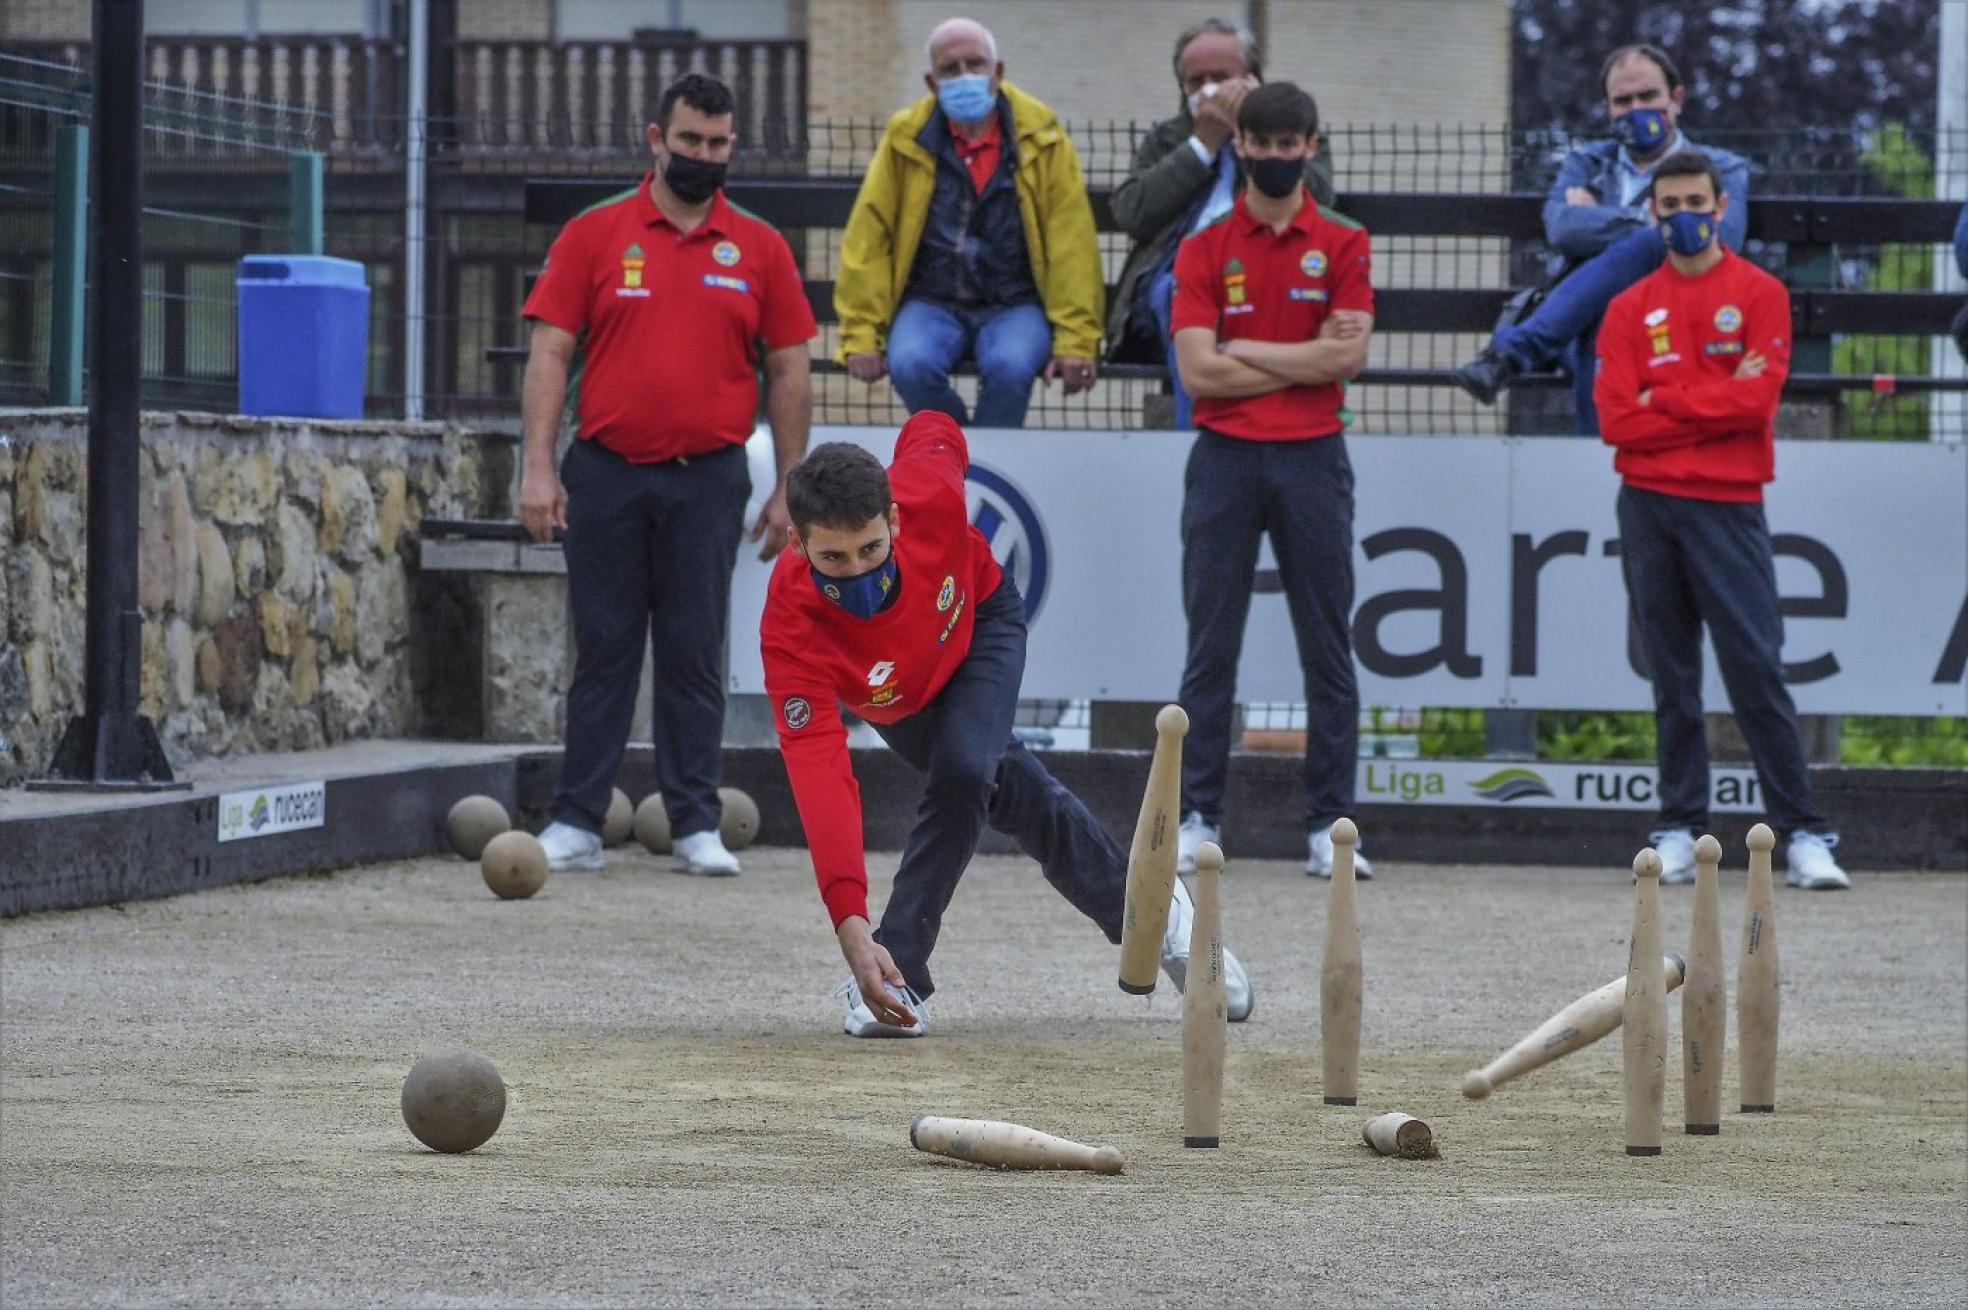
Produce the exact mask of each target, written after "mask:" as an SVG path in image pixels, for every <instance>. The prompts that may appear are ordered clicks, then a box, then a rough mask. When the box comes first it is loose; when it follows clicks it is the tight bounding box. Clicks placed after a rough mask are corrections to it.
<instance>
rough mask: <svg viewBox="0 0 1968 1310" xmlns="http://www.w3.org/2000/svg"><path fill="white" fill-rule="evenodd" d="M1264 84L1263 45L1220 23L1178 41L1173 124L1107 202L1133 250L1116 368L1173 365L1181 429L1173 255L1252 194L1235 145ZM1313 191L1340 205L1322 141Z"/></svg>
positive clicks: (1121, 290) (1310, 177) (1147, 141)
mask: <svg viewBox="0 0 1968 1310" xmlns="http://www.w3.org/2000/svg"><path fill="white" fill-rule="evenodd" d="M1263 80H1264V75H1263V70H1262V68H1261V67H1260V63H1259V59H1258V50H1257V42H1256V39H1255V38H1253V37H1252V36H1251V34H1250V33H1249V32H1245V31H1243V30H1241V29H1239V28H1237V27H1234V26H1232V25H1231V24H1229V23H1226V22H1224V21H1223V20H1222V19H1221V18H1206V19H1204V20H1203V21H1202V22H1200V23H1198V24H1196V25H1195V26H1194V27H1190V28H1186V29H1184V31H1183V33H1182V35H1180V36H1178V37H1176V38H1175V85H1176V91H1177V105H1178V107H1177V109H1176V114H1175V117H1173V118H1165V119H1163V120H1162V121H1161V122H1159V123H1157V124H1155V126H1154V127H1153V128H1152V129H1151V130H1150V131H1149V133H1148V135H1147V136H1145V137H1143V138H1142V139H1141V142H1140V144H1138V145H1137V146H1135V149H1134V163H1133V164H1132V165H1131V166H1130V167H1129V169H1128V176H1127V180H1126V181H1125V182H1123V183H1121V185H1120V186H1118V187H1116V188H1115V190H1114V195H1113V198H1112V199H1111V200H1110V201H1109V203H1110V204H1111V205H1112V207H1113V210H1114V218H1115V220H1116V221H1117V222H1119V223H1120V225H1121V228H1122V230H1124V231H1125V232H1126V233H1127V234H1128V239H1129V240H1130V241H1131V242H1132V243H1133V245H1132V247H1131V248H1130V249H1129V251H1128V257H1127V263H1126V264H1125V265H1123V266H1122V268H1121V281H1120V285H1119V286H1118V287H1116V288H1115V292H1114V303H1113V304H1112V305H1110V306H1108V309H1107V353H1108V358H1109V359H1115V360H1120V359H1134V360H1155V361H1160V362H1164V363H1166V364H1167V365H1168V371H1169V380H1170V383H1171V384H1172V385H1173V387H1174V389H1175V426H1176V427H1178V428H1186V427H1188V426H1189V423H1190V407H1189V394H1188V392H1186V391H1184V390H1183V388H1182V380H1181V377H1180V372H1179V370H1178V369H1177V368H1176V366H1175V344H1174V342H1173V340H1172V339H1171V337H1170V335H1169V305H1170V303H1171V302H1172V301H1173V299H1174V290H1175V251H1176V247H1177V246H1178V245H1180V244H1181V241H1182V238H1183V237H1186V236H1189V235H1190V234H1191V233H1194V232H1199V231H1201V230H1202V229H1203V228H1205V227H1208V226H1209V225H1210V224H1211V223H1214V222H1215V221H1216V220H1217V219H1219V218H1221V217H1223V215H1225V214H1227V213H1228V212H1230V206H1231V203H1232V202H1233V201H1235V200H1236V198H1237V192H1238V190H1239V189H1240V188H1241V187H1242V186H1243V185H1244V169H1243V162H1242V160H1241V159H1240V158H1239V156H1238V154H1237V151H1236V148H1235V146H1234V145H1233V144H1232V142H1231V138H1232V137H1234V136H1235V135H1236V134H1237V108H1238V106H1240V105H1242V104H1243V102H1244V96H1245V94H1246V93H1248V92H1249V91H1250V90H1251V88H1253V87H1255V86H1257V85H1258V84H1259V83H1260V82H1262V81H1263ZM1305 185H1306V186H1307V187H1308V188H1310V189H1311V192H1312V198H1313V199H1314V200H1316V201H1318V202H1319V203H1320V204H1322V205H1327V206H1330V205H1331V204H1332V203H1333V171H1332V147H1331V145H1330V144H1329V143H1327V142H1324V141H1321V142H1320V145H1319V149H1318V150H1317V151H1316V152H1315V153H1314V154H1313V155H1312V156H1311V158H1310V159H1309V160H1308V161H1307V164H1306V168H1305Z"/></svg>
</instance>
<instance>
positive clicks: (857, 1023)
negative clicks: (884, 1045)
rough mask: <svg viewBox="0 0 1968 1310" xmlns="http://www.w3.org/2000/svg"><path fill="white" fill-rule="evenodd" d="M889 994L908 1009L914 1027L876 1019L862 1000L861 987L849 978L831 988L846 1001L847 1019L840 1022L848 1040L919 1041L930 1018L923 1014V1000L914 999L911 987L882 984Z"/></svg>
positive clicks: (918, 997)
mask: <svg viewBox="0 0 1968 1310" xmlns="http://www.w3.org/2000/svg"><path fill="white" fill-rule="evenodd" d="M882 986H883V987H885V988H887V989H888V994H889V995H890V996H893V997H894V998H895V999H896V1000H898V1001H900V1002H902V1004H904V1005H906V1006H908V1007H909V1012H910V1013H911V1014H913V1015H915V1016H916V1022H915V1026H914V1027H911V1028H898V1027H896V1026H895V1025H894V1024H892V1023H883V1022H882V1021H881V1020H879V1019H877V1018H875V1012H874V1011H873V1010H871V1009H869V1008H868V1003H867V1001H865V1000H863V999H862V998H861V984H859V983H857V982H855V981H854V979H852V978H849V979H848V980H847V981H846V982H844V983H842V984H841V985H840V986H838V987H836V988H834V995H836V996H842V997H846V998H847V1016H846V1017H845V1018H844V1019H842V1020H841V1031H842V1032H844V1033H846V1034H847V1035H848V1036H849V1037H920V1036H922V1035H923V1027H924V1025H925V1024H927V1023H928V1021H929V1016H928V1015H927V1014H925V1013H924V1012H923V998H922V997H920V996H918V995H916V989H915V988H913V987H897V986H896V985H895V984H894V983H883V984H882Z"/></svg>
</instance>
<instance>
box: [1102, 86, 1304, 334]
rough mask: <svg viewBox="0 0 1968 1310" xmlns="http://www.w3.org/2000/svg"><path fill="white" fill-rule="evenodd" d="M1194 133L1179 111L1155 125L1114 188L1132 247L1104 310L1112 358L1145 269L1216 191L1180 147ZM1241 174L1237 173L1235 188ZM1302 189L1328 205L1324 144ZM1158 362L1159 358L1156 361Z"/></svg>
mask: <svg viewBox="0 0 1968 1310" xmlns="http://www.w3.org/2000/svg"><path fill="white" fill-rule="evenodd" d="M1193 130H1194V129H1193V127H1192V125H1191V122H1190V118H1189V111H1188V109H1187V108H1184V109H1183V111H1182V112H1181V113H1180V114H1177V115H1176V116H1175V117H1174V118H1169V119H1164V120H1163V121H1161V122H1159V123H1157V124H1155V126H1154V127H1153V128H1152V129H1151V130H1150V131H1149V133H1148V135H1146V136H1144V137H1142V138H1141V140H1140V141H1139V142H1138V143H1137V144H1136V145H1135V147H1134V163H1133V164H1132V165H1131V166H1130V167H1129V168H1128V176H1127V181H1125V182H1123V183H1121V185H1120V186H1118V187H1116V188H1115V190H1114V194H1113V195H1112V196H1111V197H1109V199H1108V205H1109V207H1110V208H1112V209H1113V211H1114V219H1115V221H1116V222H1118V223H1119V224H1120V225H1121V230H1122V231H1124V232H1126V233H1127V234H1128V239H1129V240H1130V241H1131V242H1133V245H1132V247H1131V248H1130V249H1129V250H1128V257H1127V263H1126V264H1124V265H1123V266H1122V268H1121V281H1120V285H1119V286H1118V287H1116V288H1115V291H1114V296H1113V299H1112V300H1111V301H1109V302H1108V306H1107V355H1108V358H1110V359H1111V358H1113V357H1114V355H1115V354H1116V352H1118V351H1119V350H1120V349H1121V348H1122V345H1123V344H1124V342H1125V341H1126V338H1127V330H1128V318H1129V316H1130V315H1131V314H1132V313H1133V312H1134V298H1135V293H1136V289H1137V286H1138V284H1139V283H1140V281H1141V279H1142V278H1143V277H1144V276H1145V275H1146V274H1147V273H1148V271H1149V270H1150V269H1153V268H1158V267H1160V266H1161V264H1162V263H1163V260H1164V258H1165V256H1166V255H1167V254H1168V252H1169V249H1170V248H1171V247H1172V246H1174V245H1175V243H1176V242H1177V241H1179V240H1181V239H1182V236H1183V233H1182V231H1181V226H1182V219H1183V217H1184V216H1185V215H1186V214H1188V212H1189V209H1190V206H1192V205H1194V204H1195V203H1196V202H1197V201H1198V200H1200V199H1201V198H1202V197H1203V196H1204V195H1206V194H1208V192H1209V189H1210V188H1211V187H1212V186H1215V185H1216V170H1215V169H1214V168H1213V167H1212V166H1211V165H1209V164H1205V163H1204V162H1203V161H1202V160H1201V159H1199V158H1197V157H1196V152H1195V151H1193V150H1191V149H1189V147H1188V146H1187V145H1186V144H1185V143H1186V142H1187V141H1188V140H1189V137H1190V134H1191V132H1192V131H1193ZM1243 181H1244V170H1243V167H1242V165H1241V164H1239V165H1238V168H1237V185H1238V186H1242V185H1243ZM1305 185H1306V186H1308V187H1310V188H1311V189H1312V197H1313V199H1315V200H1317V201H1318V202H1319V203H1320V204H1322V205H1327V206H1330V205H1331V204H1332V203H1333V196H1334V192H1333V165H1332V149H1331V147H1330V146H1328V145H1327V144H1326V143H1325V142H1324V141H1321V142H1320V143H1319V153H1318V154H1316V155H1314V156H1312V159H1311V160H1310V162H1308V163H1307V164H1306V166H1305ZM1157 358H1159V355H1158V356H1157Z"/></svg>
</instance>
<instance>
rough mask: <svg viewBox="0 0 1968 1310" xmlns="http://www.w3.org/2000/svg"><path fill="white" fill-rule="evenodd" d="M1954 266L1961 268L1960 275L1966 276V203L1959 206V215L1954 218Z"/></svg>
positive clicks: (1967, 274)
mask: <svg viewBox="0 0 1968 1310" xmlns="http://www.w3.org/2000/svg"><path fill="white" fill-rule="evenodd" d="M1954 266H1955V267H1956V268H1958V269H1960V270H1961V276H1963V277H1968V205H1963V206H1962V207H1961V217H1960V218H1957V219H1955V220H1954Z"/></svg>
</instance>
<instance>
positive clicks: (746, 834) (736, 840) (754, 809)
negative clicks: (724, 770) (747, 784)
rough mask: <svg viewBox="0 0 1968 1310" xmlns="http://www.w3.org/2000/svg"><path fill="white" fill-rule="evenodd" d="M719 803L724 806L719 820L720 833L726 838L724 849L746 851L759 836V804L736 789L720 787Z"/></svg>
mask: <svg viewBox="0 0 1968 1310" xmlns="http://www.w3.org/2000/svg"><path fill="white" fill-rule="evenodd" d="M718 803H719V804H720V805H721V806H723V815H722V817H720V818H719V819H718V833H719V835H720V836H722V837H723V838H724V848H725V849H726V850H730V851H742V850H744V849H745V848H746V847H747V846H750V845H751V844H752V840H753V839H754V838H756V837H757V836H758V832H759V807H758V802H757V801H755V800H753V799H752V798H751V797H750V796H747V795H746V794H745V793H744V792H742V791H739V790H738V789H737V788H736V787H720V788H718Z"/></svg>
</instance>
